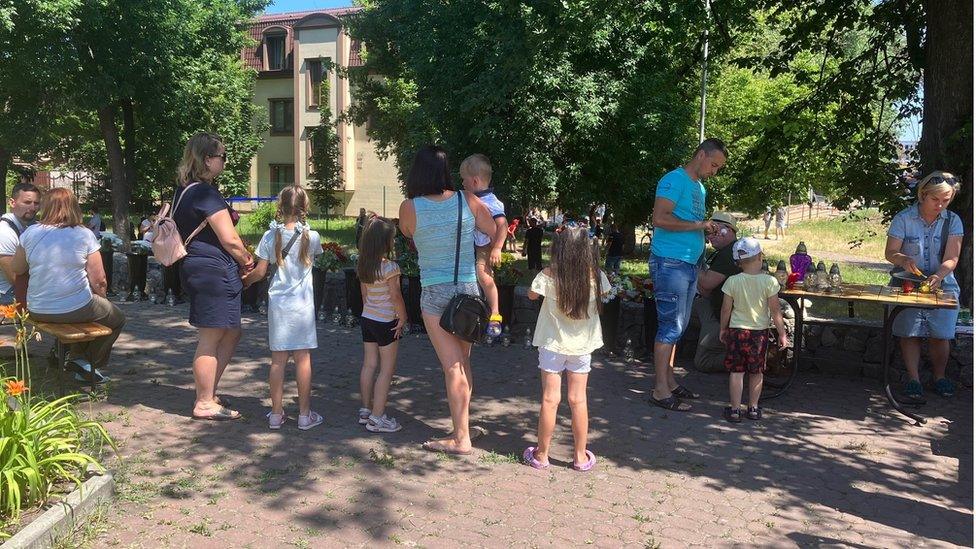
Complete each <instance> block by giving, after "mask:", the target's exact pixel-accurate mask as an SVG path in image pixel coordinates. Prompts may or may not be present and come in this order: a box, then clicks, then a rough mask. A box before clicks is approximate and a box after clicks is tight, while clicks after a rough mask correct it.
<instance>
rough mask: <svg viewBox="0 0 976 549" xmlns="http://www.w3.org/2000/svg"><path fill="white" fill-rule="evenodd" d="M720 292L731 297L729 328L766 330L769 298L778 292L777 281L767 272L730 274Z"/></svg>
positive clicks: (768, 320) (768, 318)
mask: <svg viewBox="0 0 976 549" xmlns="http://www.w3.org/2000/svg"><path fill="white" fill-rule="evenodd" d="M722 293H724V294H726V295H729V296H731V297H732V318H731V319H730V320H729V328H739V329H742V330H766V329H768V328H769V322H770V315H769V298H770V297H772V296H774V295H776V294H778V293H779V282H777V281H776V279H775V278H773V277H771V276H769V274H767V273H759V274H754V275H751V274H746V273H739V274H737V275H732V276H730V277H729V278H728V279H727V280H726V281H725V284H724V285H723V286H722Z"/></svg>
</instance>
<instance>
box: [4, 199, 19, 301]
mask: <svg viewBox="0 0 976 549" xmlns="http://www.w3.org/2000/svg"><path fill="white" fill-rule="evenodd" d="M0 217H2V218H3V219H9V220H11V221H12V222H13V223H14V224H15V225H17V228H18V229H20V232H24V226H23V225H22V224H21V223H20V220H19V219H17V216H15V215H14V214H12V213H6V214H3V215H2V216H0ZM19 244H20V237H18V236H17V233H16V232H15V231H14V229H13V227H11V226H10V224H9V223H7V222H5V221H0V256H5V255H14V254H15V253H17V245H19ZM10 286H11V284H10V281H9V280H7V275H5V274H4V273H3V271H2V270H0V294H5V293H7V292H9V291H10Z"/></svg>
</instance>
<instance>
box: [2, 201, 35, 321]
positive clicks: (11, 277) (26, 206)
mask: <svg viewBox="0 0 976 549" xmlns="http://www.w3.org/2000/svg"><path fill="white" fill-rule="evenodd" d="M8 203H9V205H8V209H9V210H10V211H9V212H7V213H5V214H3V216H2V217H0V305H10V304H11V303H13V302H14V301H15V300H16V298H17V296H15V290H14V281H15V280H16V278H17V275H15V274H14V272H13V270H12V269H11V267H10V263H11V260H12V258H13V255H14V253H16V252H17V246H18V245H19V244H20V233H22V232H24V229H26V228H27V227H28V226H29V225H31V224H32V223H34V216H36V215H37V210H38V208H40V204H41V193H40V192H39V191H38V190H37V187H35V186H34V185H33V184H32V183H17V184H16V185H14V187H13V189H12V190H11V191H10V200H9V201H8ZM21 276H22V277H24V281H25V282H26V277H27V275H21ZM20 286H22V287H23V291H22V292H21V293H22V294H25V295H26V290H27V284H26V283H23V284H20V285H18V287H20ZM25 295H21V296H20V298H21V300H23V299H24V298H25Z"/></svg>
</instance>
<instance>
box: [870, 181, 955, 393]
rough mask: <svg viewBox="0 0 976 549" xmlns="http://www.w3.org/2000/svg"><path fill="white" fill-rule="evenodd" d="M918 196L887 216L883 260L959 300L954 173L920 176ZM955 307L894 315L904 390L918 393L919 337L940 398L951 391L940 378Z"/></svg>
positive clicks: (947, 384) (948, 384)
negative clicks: (905, 373) (924, 342)
mask: <svg viewBox="0 0 976 549" xmlns="http://www.w3.org/2000/svg"><path fill="white" fill-rule="evenodd" d="M917 193H918V201H917V202H915V203H914V204H912V205H911V206H909V207H907V208H905V209H904V210H902V211H901V212H899V213H898V214H897V215H895V217H894V218H893V219H892V220H891V227H890V228H889V229H888V242H887V244H886V245H885V259H887V260H888V261H890V262H891V263H892V264H894V265H895V266H897V267H900V268H901V269H903V270H904V271H906V272H909V273H915V274H918V273H921V275H922V276H924V277H925V282H924V283H923V284H922V286H923V290H924V289H926V288H924V287H925V286H927V287H928V288H927V289H930V290H931V291H933V292H934V291H937V290H938V289H939V288H941V289H942V290H943V291H945V293H946V294H948V295H951V296H952V297H955V298H956V299H957V300H958V299H959V283H958V282H956V277H955V275H954V274H953V271H954V270H955V268H956V264H957V263H958V262H959V253H960V251H961V250H962V237H963V226H962V220H961V219H960V218H959V216H958V215H956V214H955V213H953V212H950V211H949V210H948V207H949V203H950V202H952V199H953V198H955V196H956V195H957V194H958V193H959V183H958V182H957V181H956V178H955V177H954V176H953V175H952V174H950V173H948V172H942V171H935V172H932V173H930V174H929V175H927V176H926V177H925V178H924V179H922V180H921V181H920V182H919V184H918V187H917ZM958 316H959V307H958V305H957V306H956V308H955V309H933V310H926V309H905V310H903V311H902V312H901V313H899V314H898V316H897V317H895V319H894V325H893V327H892V333H893V334H894V335H896V336H897V337H898V338H899V341H900V344H901V354H902V358H903V359H904V361H905V369H906V370H907V371H908V375H909V377H910V379H909V381H908V383H907V384H906V385H905V391H904V394H905V395H906V396H908V397H913V398H919V397H921V396H922V384H921V382H920V380H919V376H918V365H919V361H920V359H921V354H922V339H928V344H929V345H928V347H929V359H930V360H931V362H932V375H933V379H934V382H935V392H936V393H938V394H939V395H940V396H943V397H947V398H948V397H951V396H952V395H953V394H954V393H955V387H954V386H953V383H952V381H950V380H949V379H947V378H946V377H945V373H946V364H947V363H948V361H949V341H950V340H952V339H955V337H956V319H957V317H958Z"/></svg>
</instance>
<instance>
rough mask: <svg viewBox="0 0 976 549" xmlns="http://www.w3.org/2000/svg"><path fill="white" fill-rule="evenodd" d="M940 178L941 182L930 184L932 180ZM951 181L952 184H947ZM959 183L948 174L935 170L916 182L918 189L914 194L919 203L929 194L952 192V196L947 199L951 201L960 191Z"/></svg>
mask: <svg viewBox="0 0 976 549" xmlns="http://www.w3.org/2000/svg"><path fill="white" fill-rule="evenodd" d="M936 177H938V178H940V179H941V181H939V182H938V183H930V181H932V179H934V178H936ZM949 181H952V183H949ZM960 188H961V187H960V185H959V181H958V180H957V179H956V176H954V175H952V174H951V173H949V172H943V171H940V170H935V171H934V172H932V173H930V174H928V175H926V176H925V177H923V178H922V180H921V181H919V182H918V187H916V188H915V189H916V192H917V193H918V201H919V202H921V201H923V200H925V197H926V196H928V195H930V194H942V193H944V192H946V191H952V196H951V197H950V198H949V200H950V201H951V200H952V199H953V198H955V197H956V195H957V194H959V189H960Z"/></svg>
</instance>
